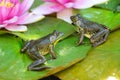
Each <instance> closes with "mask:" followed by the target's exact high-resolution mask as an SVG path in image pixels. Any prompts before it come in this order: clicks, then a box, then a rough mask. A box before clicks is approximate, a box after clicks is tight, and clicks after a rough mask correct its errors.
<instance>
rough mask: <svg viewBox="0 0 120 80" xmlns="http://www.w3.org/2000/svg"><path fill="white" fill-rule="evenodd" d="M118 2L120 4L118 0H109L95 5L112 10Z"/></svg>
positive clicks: (114, 9)
mask: <svg viewBox="0 0 120 80" xmlns="http://www.w3.org/2000/svg"><path fill="white" fill-rule="evenodd" d="M119 4H120V0H109V1H108V2H107V3H105V4H100V5H97V7H101V8H106V9H110V10H112V11H116V8H117V6H118V5H119Z"/></svg>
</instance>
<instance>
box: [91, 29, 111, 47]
mask: <svg viewBox="0 0 120 80" xmlns="http://www.w3.org/2000/svg"><path fill="white" fill-rule="evenodd" d="M108 34H109V29H105V30H102V31H100V32H98V33H97V34H96V35H94V36H92V38H91V39H90V42H91V43H92V46H93V47H96V46H98V45H100V44H102V43H104V42H105V41H106V40H107V37H108Z"/></svg>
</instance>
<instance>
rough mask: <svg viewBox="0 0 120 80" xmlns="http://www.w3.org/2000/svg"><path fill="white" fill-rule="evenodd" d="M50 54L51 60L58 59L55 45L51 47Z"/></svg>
mask: <svg viewBox="0 0 120 80" xmlns="http://www.w3.org/2000/svg"><path fill="white" fill-rule="evenodd" d="M50 54H51V58H52V59H56V54H55V51H54V45H52V44H51V45H50Z"/></svg>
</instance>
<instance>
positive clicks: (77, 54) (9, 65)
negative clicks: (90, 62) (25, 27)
mask: <svg viewBox="0 0 120 80" xmlns="http://www.w3.org/2000/svg"><path fill="white" fill-rule="evenodd" d="M0 40H1V41H0V63H1V64H0V79H2V80H19V79H20V80H37V79H39V78H42V77H45V76H48V75H51V74H54V73H56V72H58V71H61V70H63V69H65V68H67V67H69V66H71V65H73V64H75V63H76V62H78V61H80V60H82V59H83V58H85V56H86V54H87V52H88V50H89V49H90V45H88V46H86V45H82V46H79V47H76V46H75V45H76V43H75V42H76V41H77V37H76V36H71V37H69V38H67V39H65V40H63V41H61V42H59V43H58V44H57V45H56V47H55V52H56V54H57V59H55V60H48V61H47V62H46V63H45V65H46V66H49V67H51V69H50V70H48V69H47V70H44V71H38V72H36V71H27V66H28V65H29V64H30V63H32V60H31V59H30V58H29V57H28V56H27V55H26V54H22V53H20V49H21V47H22V41H21V39H19V38H16V37H14V36H11V35H0ZM6 43H7V44H6ZM49 56H50V55H46V57H49ZM49 58H50V57H49ZM6 76H7V77H6Z"/></svg>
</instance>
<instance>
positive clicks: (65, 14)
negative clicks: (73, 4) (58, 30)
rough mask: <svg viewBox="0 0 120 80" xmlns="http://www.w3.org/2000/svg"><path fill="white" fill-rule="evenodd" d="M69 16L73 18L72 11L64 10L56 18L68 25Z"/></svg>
mask: <svg viewBox="0 0 120 80" xmlns="http://www.w3.org/2000/svg"><path fill="white" fill-rule="evenodd" d="M70 16H73V11H72V8H71V9H64V10H63V11H60V12H58V13H57V18H59V19H62V20H64V21H66V22H68V23H71V20H70Z"/></svg>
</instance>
